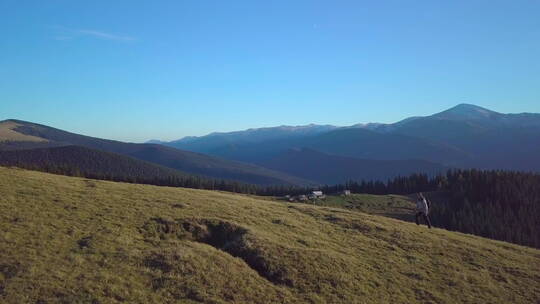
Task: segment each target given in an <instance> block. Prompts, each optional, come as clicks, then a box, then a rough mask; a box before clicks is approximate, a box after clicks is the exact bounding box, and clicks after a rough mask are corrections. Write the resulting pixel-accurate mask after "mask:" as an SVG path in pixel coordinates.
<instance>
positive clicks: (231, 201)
mask: <svg viewBox="0 0 540 304" xmlns="http://www.w3.org/2000/svg"><path fill="white" fill-rule="evenodd" d="M0 194H1V195H0V210H2V212H0V243H1V244H2V246H0V302H2V303H56V302H60V303H62V302H63V303H117V302H118V303H119V302H121V301H127V302H130V303H195V302H204V303H227V302H236V303H294V302H307V303H537V302H538V301H539V300H540V286H539V285H540V269H539V268H538V267H537V266H538V265H540V251H538V250H535V249H530V248H526V247H521V246H517V245H512V244H508V243H504V242H498V241H492V240H487V239H483V238H480V237H475V236H471V235H464V234H460V233H454V232H447V231H444V230H440V229H432V230H428V229H426V227H425V226H420V227H418V226H416V225H414V224H411V223H406V222H402V221H398V220H395V219H390V218H384V217H380V216H374V215H367V214H364V213H360V212H351V211H349V210H345V209H338V208H336V209H334V208H331V207H318V206H309V205H302V204H287V203H282V202H279V203H278V202H271V201H268V200H259V199H258V198H256V197H249V196H243V195H233V194H228V193H220V192H211V191H202V190H192V189H178V188H165V187H155V186H146V185H133V184H123V183H113V182H104V181H94V180H85V179H80V178H71V177H64V176H56V175H50V174H44V173H39V172H30V171H24V170H18V169H7V168H2V167H0ZM212 233H213V236H214V237H212ZM205 236H206V237H205ZM222 239H227V240H228V241H229V242H227V243H224V242H223V243H220V240H222ZM209 244H211V245H212V246H211V245H209ZM216 247H218V248H221V249H222V250H218V249H216ZM230 253H232V254H233V255H235V256H237V257H233V255H231V254H230ZM39 301H41V302H39Z"/></svg>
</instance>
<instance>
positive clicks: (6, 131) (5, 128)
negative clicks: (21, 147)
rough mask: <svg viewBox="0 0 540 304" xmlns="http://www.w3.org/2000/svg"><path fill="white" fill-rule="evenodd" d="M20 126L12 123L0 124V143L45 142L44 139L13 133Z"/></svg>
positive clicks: (4, 122)
mask: <svg viewBox="0 0 540 304" xmlns="http://www.w3.org/2000/svg"><path fill="white" fill-rule="evenodd" d="M19 126H21V125H20V124H18V123H16V122H13V121H9V120H8V121H3V122H0V142H2V141H30V142H47V140H46V139H44V138H40V137H37V136H32V135H25V134H22V133H19V132H17V131H15V130H14V129H15V128H17V127H19Z"/></svg>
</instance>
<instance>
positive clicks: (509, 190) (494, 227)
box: [322, 169, 540, 248]
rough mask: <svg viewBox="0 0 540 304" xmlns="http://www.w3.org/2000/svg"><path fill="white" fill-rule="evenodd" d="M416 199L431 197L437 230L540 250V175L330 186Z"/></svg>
mask: <svg viewBox="0 0 540 304" xmlns="http://www.w3.org/2000/svg"><path fill="white" fill-rule="evenodd" d="M343 189H349V190H351V191H352V192H354V193H369V194H411V193H417V192H428V193H427V196H428V198H429V199H430V200H431V201H432V205H433V206H432V208H431V211H430V217H431V220H432V222H433V223H434V224H435V226H437V227H441V228H445V229H448V230H455V231H460V232H465V233H471V234H475V235H480V236H483V237H488V238H492V239H497V240H501V241H506V242H512V243H516V244H521V245H526V246H531V247H536V248H540V174H535V173H525V172H514V171H484V170H475V169H470V170H451V171H448V172H447V173H446V174H444V175H439V176H436V177H431V178H430V177H428V176H427V175H423V174H413V175H411V176H408V177H398V178H395V179H392V180H389V181H387V182H380V181H362V182H354V181H351V182H348V183H346V184H344V185H336V186H325V187H322V190H323V191H325V192H328V193H333V192H338V191H340V190H343Z"/></svg>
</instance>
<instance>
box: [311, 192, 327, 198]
mask: <svg viewBox="0 0 540 304" xmlns="http://www.w3.org/2000/svg"><path fill="white" fill-rule="evenodd" d="M325 197H326V196H325V195H324V194H323V192H322V191H312V192H311V194H310V195H309V198H310V199H317V198H321V199H322V198H325Z"/></svg>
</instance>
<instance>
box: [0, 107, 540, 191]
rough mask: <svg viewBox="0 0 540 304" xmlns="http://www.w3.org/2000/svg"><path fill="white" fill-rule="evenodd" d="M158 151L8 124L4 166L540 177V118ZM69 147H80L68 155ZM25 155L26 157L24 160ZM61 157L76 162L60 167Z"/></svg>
mask: <svg viewBox="0 0 540 304" xmlns="http://www.w3.org/2000/svg"><path fill="white" fill-rule="evenodd" d="M152 142H153V143H146V144H135V143H124V142H119V141H113V140H107V139H100V138H94V137H89V136H83V135H79V134H74V133H70V132H66V131H63V130H59V129H55V128H52V127H48V126H44V125H39V124H34V123H30V122H25V121H20V120H6V121H3V122H0V151H4V152H0V162H3V163H4V164H6V165H8V164H9V165H13V164H24V163H25V162H26V165H27V166H36V165H37V163H43V162H44V161H45V160H47V161H48V162H52V163H54V164H61V165H62V166H72V167H73V169H74V170H75V169H77V170H80V169H85V170H86V169H88V168H89V166H88V164H89V162H88V158H89V157H90V156H91V157H92V159H93V160H94V163H95V164H96V167H97V168H103V170H102V172H111V171H114V172H120V171H122V170H123V169H122V170H121V169H120V168H126V166H128V167H129V166H131V169H130V170H127V171H133V172H138V171H140V172H143V171H144V172H153V174H155V175H159V176H163V175H164V174H166V173H167V174H172V175H174V176H187V175H198V176H204V177H210V178H215V179H226V180H232V181H240V182H245V183H250V184H259V185H315V184H336V183H343V182H345V181H348V180H386V179H389V178H393V177H396V176H403V175H409V174H411V173H425V174H428V175H435V174H437V173H440V172H443V171H446V170H447V169H449V168H479V169H511V170H521V171H540V114H533V113H522V114H502V113H497V112H494V111H491V110H488V109H485V108H481V107H478V106H474V105H469V104H460V105H457V106H455V107H453V108H451V109H448V110H446V111H443V112H441V113H437V114H434V115H431V116H426V117H411V118H407V119H404V120H402V121H399V122H397V123H393V124H380V123H370V124H357V125H353V126H349V127H337V126H332V125H313V124H312V125H307V126H296V127H291V126H280V127H274V128H260V129H249V130H245V131H237V132H229V133H219V132H216V133H212V134H209V135H206V136H201V137H185V138H182V139H180V140H176V141H172V142H161V141H156V140H154V141H152ZM158 143H159V144H158ZM70 146H76V147H80V148H77V149H73V148H65V147H70ZM62 147H64V148H62ZM82 148H84V149H82ZM51 149H54V150H51ZM8 150H11V151H12V153H7V152H5V151H8ZM21 150H26V151H25V152H24V153H23V152H19V153H17V151H21ZM28 150H31V152H29V151H28ZM2 153H3V154H2ZM62 153H66V159H69V162H63V161H62V157H61V154H62ZM100 153H108V154H100ZM110 153H113V154H114V155H112V154H110ZM2 155H3V156H2ZM77 157H80V162H79V163H77V161H76V160H77ZM120 157H124V158H125V157H128V158H129V160H123V161H121V163H122V164H123V166H113V168H117V169H116V170H113V169H110V166H108V165H105V164H110V163H111V162H112V161H113V160H114V159H119V158H120ZM140 161H144V163H140ZM138 162H139V163H138ZM152 166H154V167H152ZM155 166H159V167H155ZM106 167H107V168H106ZM93 169H94V168H93ZM171 169H172V170H171ZM92 172H94V171H92ZM173 173H174V174H173ZM107 174H109V173H107Z"/></svg>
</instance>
